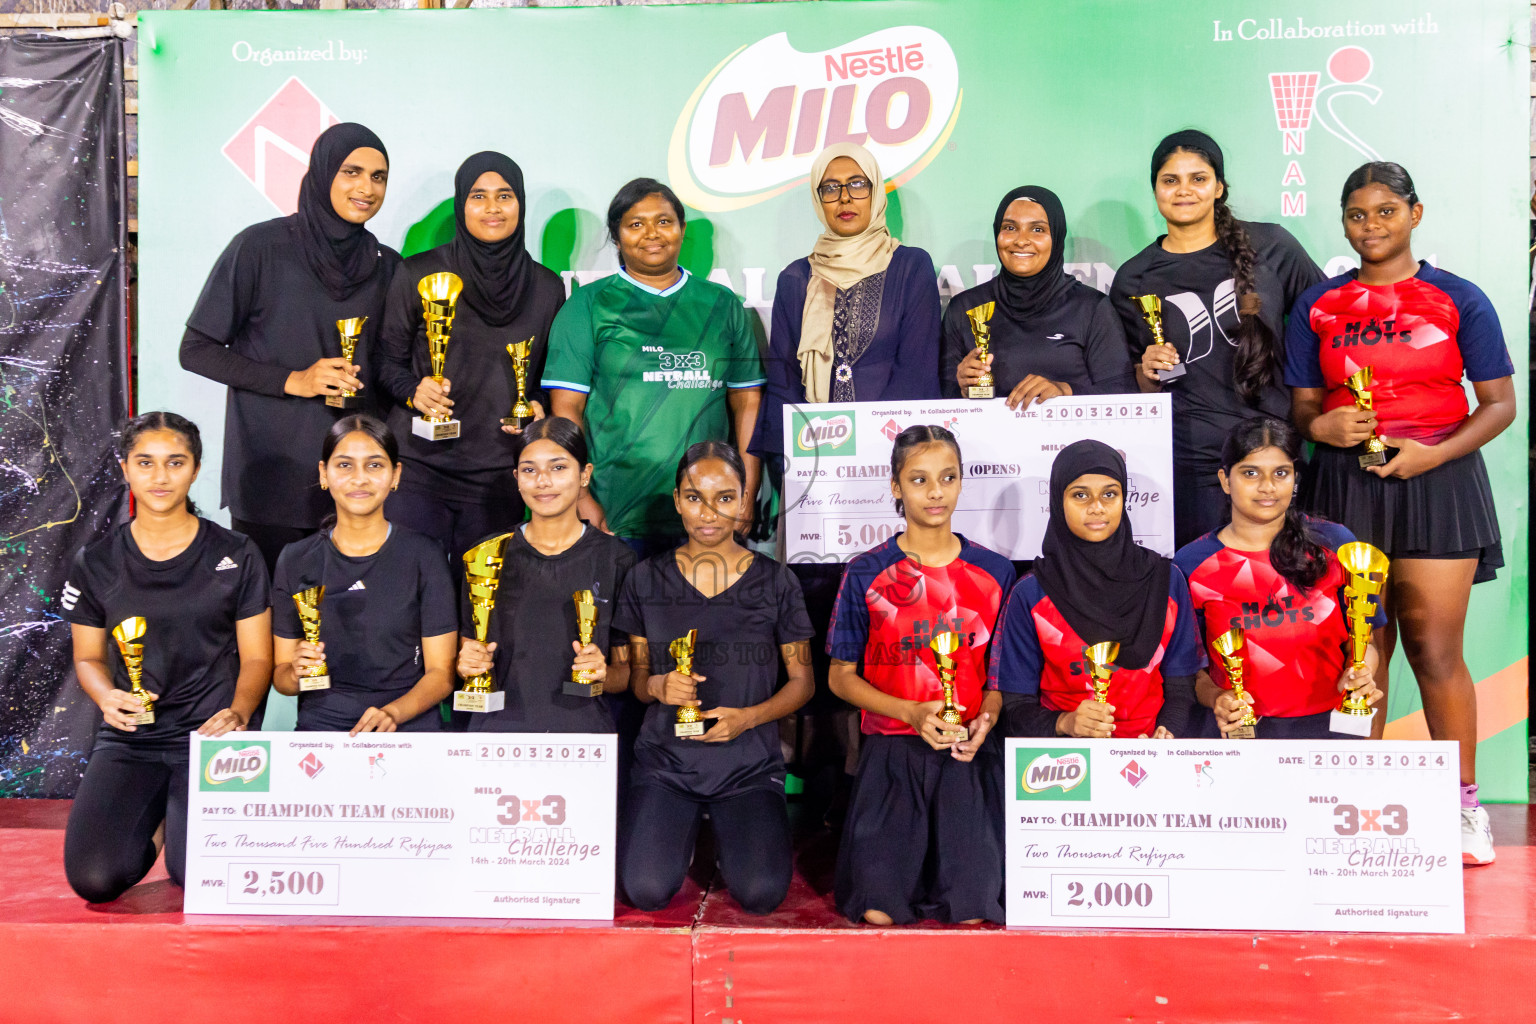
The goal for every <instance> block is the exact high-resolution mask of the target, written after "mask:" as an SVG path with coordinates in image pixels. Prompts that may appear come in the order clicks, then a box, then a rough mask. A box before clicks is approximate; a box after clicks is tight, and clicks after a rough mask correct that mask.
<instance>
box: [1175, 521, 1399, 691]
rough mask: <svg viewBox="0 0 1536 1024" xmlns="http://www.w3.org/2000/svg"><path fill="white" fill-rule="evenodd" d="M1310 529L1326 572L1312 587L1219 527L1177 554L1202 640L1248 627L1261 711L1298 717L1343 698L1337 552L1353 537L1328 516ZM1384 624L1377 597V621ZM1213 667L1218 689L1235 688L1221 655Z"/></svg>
mask: <svg viewBox="0 0 1536 1024" xmlns="http://www.w3.org/2000/svg"><path fill="white" fill-rule="evenodd" d="M1307 526H1308V528H1309V530H1310V531H1311V533H1312V536H1313V537H1314V538H1315V539H1316V540H1317V541H1318V542H1319V543H1320V544H1322V545H1323V547H1325V548H1327V549H1328V571H1327V573H1326V574H1324V576H1323V578H1322V579H1321V580H1319V581H1318V584H1317V586H1315V587H1313V588H1312V589H1311V590H1310V591H1302V590H1301V589H1299V588H1297V587H1295V586H1293V585H1292V584H1291V582H1290V581H1289V580H1287V579H1286V578H1285V577H1284V576H1281V575H1280V574H1279V573H1278V572H1277V571H1275V568H1274V566H1273V565H1271V564H1270V560H1269V552H1268V551H1267V550H1265V551H1239V550H1238V549H1237V548H1229V547H1227V546H1226V545H1225V544H1223V543H1222V542H1221V540H1220V539H1219V538H1218V537H1217V535H1216V533H1215V532H1212V533H1208V534H1206V535H1205V536H1203V537H1201V538H1200V539H1199V540H1196V541H1194V542H1193V543H1190V544H1186V545H1185V546H1184V547H1182V548H1180V549H1179V552H1178V554H1176V555H1174V556H1173V560H1174V564H1176V565H1177V566H1178V567H1179V568H1180V569H1182V570H1184V573H1185V574H1186V575H1187V576H1188V577H1189V592H1190V597H1191V598H1192V600H1193V601H1194V605H1195V613H1196V617H1197V619H1198V620H1199V622H1200V628H1201V631H1202V633H1203V636H1204V641H1205V642H1206V643H1209V642H1210V641H1211V639H1213V638H1215V637H1218V636H1220V635H1221V634H1222V633H1225V632H1226V631H1227V630H1229V629H1231V628H1233V627H1234V626H1241V627H1242V628H1243V641H1244V650H1243V686H1244V688H1245V689H1246V690H1248V692H1249V693H1251V694H1253V701H1254V713H1255V714H1258V715H1272V716H1274V717H1277V718H1300V717H1303V716H1306V715H1315V714H1319V713H1321V712H1324V711H1327V710H1329V709H1330V708H1333V707H1337V706H1338V703H1339V690H1338V684H1339V677H1340V676H1341V675H1343V674H1344V669H1345V667H1346V664H1347V663H1348V661H1349V626H1348V624H1347V622H1346V621H1345V617H1344V605H1345V598H1344V594H1343V588H1344V585H1345V584H1346V583H1347V582H1349V580H1348V576H1347V574H1346V573H1345V571H1344V568H1343V566H1341V565H1340V564H1339V560H1338V558H1337V557H1335V555H1334V552H1335V551H1337V550H1338V549H1339V547H1340V545H1343V544H1348V543H1350V542H1351V541H1353V540H1354V539H1355V536H1354V534H1352V533H1350V532H1349V531H1348V530H1346V529H1345V528H1344V527H1342V526H1340V525H1338V524H1337V523H1330V522H1328V521H1327V520H1325V519H1308V520H1307ZM1383 621H1385V620H1384V617H1383V615H1382V612H1381V608H1380V602H1377V608H1376V614H1375V615H1374V616H1373V618H1372V622H1373V623H1376V624H1380V623H1381V622H1383ZM1209 670H1210V673H1211V679H1212V681H1213V682H1215V683H1216V685H1217V686H1221V687H1224V688H1226V689H1231V686H1232V684H1231V682H1230V680H1229V679H1228V678H1227V671H1226V668H1225V667H1224V666H1223V665H1222V663H1221V659H1220V658H1216V657H1213V658H1211V659H1210V669H1209Z"/></svg>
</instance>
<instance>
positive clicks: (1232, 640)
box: [1211, 626, 1259, 740]
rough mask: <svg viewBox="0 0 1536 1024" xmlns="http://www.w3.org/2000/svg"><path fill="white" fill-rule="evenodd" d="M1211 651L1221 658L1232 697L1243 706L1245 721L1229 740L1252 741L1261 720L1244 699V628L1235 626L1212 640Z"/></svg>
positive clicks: (1228, 736)
mask: <svg viewBox="0 0 1536 1024" xmlns="http://www.w3.org/2000/svg"><path fill="white" fill-rule="evenodd" d="M1211 649H1212V650H1213V651H1215V652H1216V654H1217V656H1219V657H1220V658H1221V664H1222V667H1224V668H1225V669H1226V670H1227V678H1228V679H1229V680H1231V682H1232V696H1234V697H1236V698H1237V702H1238V703H1239V704H1241V705H1242V706H1243V720H1242V721H1241V722H1239V723H1238V726H1237V728H1236V729H1233V730H1232V731H1231V732H1229V733H1227V739H1229V740H1251V739H1253V737H1254V735H1255V733H1254V730H1253V727H1254V726H1256V725H1258V724H1259V720H1258V718H1257V717H1255V716H1254V713H1253V708H1252V707H1250V706H1249V705H1248V702H1247V701H1246V700H1244V699H1243V695H1244V691H1243V627H1242V626H1233V627H1232V628H1231V629H1229V630H1227V631H1226V632H1225V633H1223V634H1221V636H1219V637H1217V638H1216V639H1215V640H1212V641H1211Z"/></svg>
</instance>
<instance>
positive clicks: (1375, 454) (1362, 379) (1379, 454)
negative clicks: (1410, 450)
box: [1344, 366, 1387, 469]
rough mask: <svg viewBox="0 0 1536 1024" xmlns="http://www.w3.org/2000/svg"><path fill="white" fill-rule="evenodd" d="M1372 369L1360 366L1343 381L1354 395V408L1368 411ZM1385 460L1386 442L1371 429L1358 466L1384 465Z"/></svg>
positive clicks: (1362, 467)
mask: <svg viewBox="0 0 1536 1024" xmlns="http://www.w3.org/2000/svg"><path fill="white" fill-rule="evenodd" d="M1374 372H1375V371H1374V369H1373V368H1372V367H1369V366H1362V367H1360V369H1358V370H1356V371H1355V372H1354V373H1352V374H1350V375H1349V377H1348V378H1347V379H1346V380H1345V381H1344V386H1345V387H1346V388H1348V389H1349V393H1350V394H1352V395H1354V396H1355V408H1356V409H1359V410H1361V411H1362V412H1370V411H1371V405H1372V399H1371V376H1372V374H1373V373H1374ZM1386 462H1387V444H1386V442H1385V441H1383V440H1382V439H1381V435H1380V434H1378V433H1376V431H1374V430H1372V431H1371V436H1370V438H1369V439H1367V440H1366V442H1365V454H1364V455H1362V456H1360V468H1361V469H1368V468H1370V467H1371V466H1384V465H1386Z"/></svg>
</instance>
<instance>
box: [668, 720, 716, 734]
mask: <svg viewBox="0 0 1536 1024" xmlns="http://www.w3.org/2000/svg"><path fill="white" fill-rule="evenodd" d="M708 724H709V723H708V722H706V721H705V720H704V719H702V718H701V719H699V720H698V721H697V722H678V723H677V724H676V725H674V726H673V727H672V732H673V734H674V735H676V736H677V737H679V738H682V737H686V736H703V735H704V727H705V726H706V725H708Z"/></svg>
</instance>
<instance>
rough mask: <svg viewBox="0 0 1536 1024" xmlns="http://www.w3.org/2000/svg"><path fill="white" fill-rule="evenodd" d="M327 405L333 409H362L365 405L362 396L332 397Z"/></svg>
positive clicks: (326, 401) (326, 402)
mask: <svg viewBox="0 0 1536 1024" xmlns="http://www.w3.org/2000/svg"><path fill="white" fill-rule="evenodd" d="M325 404H326V405H328V406H330V407H331V408H332V409H360V408H362V405H363V396H362V395H330V396H328V397H327V398H326V400H325Z"/></svg>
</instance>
